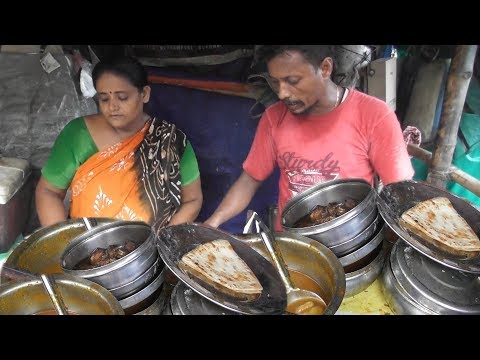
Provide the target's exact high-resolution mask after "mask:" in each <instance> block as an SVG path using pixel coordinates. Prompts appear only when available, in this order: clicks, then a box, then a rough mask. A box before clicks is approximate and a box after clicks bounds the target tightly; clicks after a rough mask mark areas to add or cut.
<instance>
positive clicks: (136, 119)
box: [96, 72, 150, 130]
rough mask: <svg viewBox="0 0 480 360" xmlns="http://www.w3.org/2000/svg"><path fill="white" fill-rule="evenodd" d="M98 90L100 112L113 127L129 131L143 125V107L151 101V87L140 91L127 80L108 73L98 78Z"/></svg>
mask: <svg viewBox="0 0 480 360" xmlns="http://www.w3.org/2000/svg"><path fill="white" fill-rule="evenodd" d="M96 90H97V94H98V101H99V106H100V112H101V113H102V114H103V116H105V119H106V120H107V121H108V123H109V124H110V125H111V126H112V127H114V128H116V129H122V130H128V129H129V128H131V127H136V125H138V124H143V105H144V104H146V103H147V102H148V100H149V99H150V87H149V86H145V87H144V88H143V90H142V91H138V89H137V88H136V87H135V86H133V85H132V84H131V83H130V82H129V81H128V80H127V79H126V78H124V77H122V76H119V75H116V74H112V73H108V72H107V73H104V74H102V75H101V76H100V77H99V78H98V80H97V84H96Z"/></svg>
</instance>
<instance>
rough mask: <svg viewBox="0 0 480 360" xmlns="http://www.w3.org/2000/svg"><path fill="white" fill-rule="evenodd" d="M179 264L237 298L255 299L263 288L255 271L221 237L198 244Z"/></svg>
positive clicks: (189, 272)
mask: <svg viewBox="0 0 480 360" xmlns="http://www.w3.org/2000/svg"><path fill="white" fill-rule="evenodd" d="M179 267H180V268H181V269H182V270H183V271H185V272H186V273H187V274H189V275H192V276H194V277H196V278H198V279H200V280H202V281H203V282H205V283H206V284H208V285H210V286H212V287H214V288H215V289H217V290H219V291H221V292H222V293H224V294H227V295H230V296H233V297H235V298H237V299H242V300H254V299H256V298H257V297H258V296H259V295H260V294H261V293H262V290H263V287H262V285H261V284H260V282H259V281H258V279H257V277H256V276H255V274H254V273H253V271H252V270H251V269H250V267H249V266H248V265H247V264H246V263H245V261H243V260H242V258H240V256H238V254H237V253H236V252H235V250H234V249H233V247H232V245H231V244H230V242H228V241H227V240H223V239H218V240H214V241H211V242H208V243H205V244H202V245H200V246H197V247H196V248H195V249H193V250H191V251H189V252H188V253H186V254H185V255H183V257H182V258H181V260H180V261H179Z"/></svg>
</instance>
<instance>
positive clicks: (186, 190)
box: [168, 176, 203, 225]
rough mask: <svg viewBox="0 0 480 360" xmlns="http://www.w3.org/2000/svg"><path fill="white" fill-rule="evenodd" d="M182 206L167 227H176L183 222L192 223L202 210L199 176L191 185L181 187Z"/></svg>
mask: <svg viewBox="0 0 480 360" xmlns="http://www.w3.org/2000/svg"><path fill="white" fill-rule="evenodd" d="M181 196H182V200H181V201H182V204H181V205H180V208H179V209H178V211H177V212H176V213H175V215H173V217H172V219H171V220H170V223H169V224H168V225H178V224H182V223H185V222H192V221H195V219H196V218H197V216H198V213H199V212H200V209H201V208H202V202H203V194H202V186H201V182H200V176H199V177H198V178H197V180H195V181H193V182H192V183H190V184H188V185H185V186H182V195H181Z"/></svg>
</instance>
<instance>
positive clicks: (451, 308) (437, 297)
mask: <svg viewBox="0 0 480 360" xmlns="http://www.w3.org/2000/svg"><path fill="white" fill-rule="evenodd" d="M382 288H383V292H384V294H385V298H386V300H387V302H388V304H389V305H390V308H391V309H392V310H393V311H394V312H395V313H397V314H409V315H414V314H439V315H450V314H452V315H462V314H463V315H466V314H480V278H479V277H478V275H475V274H470V273H465V272H461V271H458V270H454V269H451V268H449V267H447V266H444V265H442V264H439V263H438V262H436V261H433V260H431V259H429V258H428V257H426V256H424V255H423V254H421V253H420V252H418V251H416V250H415V249H413V248H412V247H411V246H408V245H407V244H406V243H405V242H404V241H397V242H396V243H395V245H394V246H393V248H392V250H391V253H390V259H389V262H388V266H386V267H385V271H384V274H383V277H382Z"/></svg>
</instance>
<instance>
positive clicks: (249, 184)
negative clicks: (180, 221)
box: [205, 171, 262, 227]
mask: <svg viewBox="0 0 480 360" xmlns="http://www.w3.org/2000/svg"><path fill="white" fill-rule="evenodd" d="M260 185H262V181H258V180H255V179H254V178H252V177H251V176H250V175H248V174H247V173H246V172H245V171H243V172H242V174H241V175H240V177H239V178H238V179H237V180H236V181H235V183H234V184H233V185H232V187H231V188H230V190H228V192H227V194H226V195H225V197H224V198H223V200H222V202H221V203H220V205H218V207H217V209H216V210H215V212H214V213H213V214H212V216H210V217H209V218H208V219H207V220H206V221H205V224H207V225H210V226H213V227H219V226H220V225H221V224H223V223H224V222H225V221H228V220H230V219H231V218H233V217H234V216H236V215H238V214H240V213H241V212H242V211H243V210H245V208H246V207H247V206H248V204H250V201H252V198H253V196H254V195H255V193H256V192H257V190H258V188H259V187H260Z"/></svg>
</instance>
